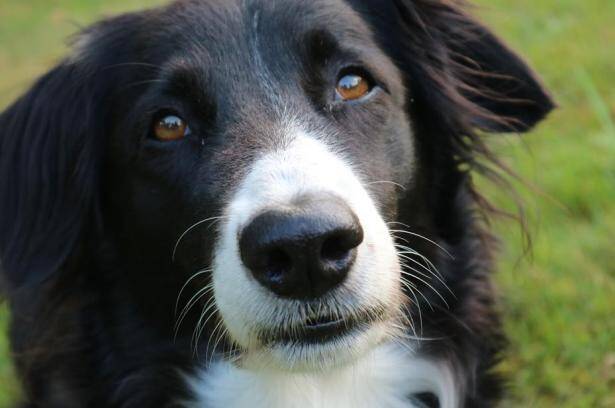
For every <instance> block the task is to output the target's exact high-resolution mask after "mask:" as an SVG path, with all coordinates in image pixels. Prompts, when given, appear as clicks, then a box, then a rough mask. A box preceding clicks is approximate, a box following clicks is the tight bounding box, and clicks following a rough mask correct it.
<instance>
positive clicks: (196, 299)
mask: <svg viewBox="0 0 615 408" xmlns="http://www.w3.org/2000/svg"><path fill="white" fill-rule="evenodd" d="M211 290H213V285H212V284H209V285H206V286H204V287H203V288H201V289H199V290H198V291H197V292H196V293H195V294H194V295H193V296H192V297H191V298H190V300H189V301H188V303H187V304H186V306H184V308H183V309H182V312H181V313H180V315H179V317H178V319H177V323H176V324H175V331H176V332H177V331H179V328H180V326H181V324H182V322H183V321H184V319H185V318H186V316H187V315H188V313H189V312H190V309H192V308H193V307H194V306H195V305H196V304H197V303H198V302H199V300H200V299H201V298H202V297H203V296H205V295H206V294H207V293H209V292H210V291H211ZM211 299H213V297H212V298H211ZM211 299H210V300H209V301H208V303H209V302H210V301H211Z"/></svg>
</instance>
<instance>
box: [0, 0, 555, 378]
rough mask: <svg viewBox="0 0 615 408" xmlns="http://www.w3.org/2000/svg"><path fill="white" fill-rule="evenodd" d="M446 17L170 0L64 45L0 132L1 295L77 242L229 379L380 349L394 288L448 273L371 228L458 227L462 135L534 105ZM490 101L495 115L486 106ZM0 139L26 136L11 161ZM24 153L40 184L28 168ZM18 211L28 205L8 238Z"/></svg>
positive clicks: (430, 10) (536, 91) (411, 302)
mask: <svg viewBox="0 0 615 408" xmlns="http://www.w3.org/2000/svg"><path fill="white" fill-rule="evenodd" d="M456 11H457V9H456V8H454V6H451V5H448V3H447V2H432V1H421V2H417V3H416V4H412V2H407V1H401V0H399V1H393V0H391V1H386V2H384V1H383V2H376V1H368V0H363V1H358V0H357V1H344V0H318V1H310V2H305V1H299V0H284V1H265V0H262V1H258V0H254V1H239V0H238V1H186V2H179V3H177V4H175V5H172V6H170V7H168V8H165V9H158V10H154V11H150V12H145V13H140V14H134V15H129V16H126V17H121V18H119V19H116V20H110V21H109V22H106V23H102V24H100V25H98V26H95V27H93V28H92V29H90V30H88V31H86V32H85V33H84V34H83V35H82V37H81V38H80V39H79V41H78V42H77V44H76V50H75V52H74V54H73V55H72V56H71V58H70V59H69V60H67V61H66V62H64V63H63V64H62V65H61V66H59V67H58V68H56V70H55V71H53V72H52V73H50V74H49V75H48V76H47V77H46V78H45V79H43V81H42V82H41V83H39V84H38V85H37V86H36V87H35V88H34V90H33V91H32V92H31V94H30V95H29V96H27V97H26V99H24V100H22V101H21V102H20V103H18V104H17V105H15V106H14V107H13V108H11V109H10V110H9V111H7V112H6V113H5V115H4V116H3V117H2V125H3V126H2V127H3V131H4V134H3V135H2V136H3V140H2V143H3V145H2V146H3V150H2V155H3V156H2V160H3V162H4V163H7V161H6V160H7V157H8V156H5V155H9V154H12V155H14V156H13V157H14V158H13V159H11V163H13V164H10V165H9V164H4V163H3V164H2V166H4V167H3V169H2V173H1V175H2V177H3V178H4V177H7V174H8V173H9V172H13V174H16V175H17V177H21V178H22V179H23V180H17V181H16V184H18V185H20V186H14V187H13V186H12V187H8V186H7V187H4V186H3V190H2V192H3V193H11V192H12V193H13V194H14V197H16V198H15V199H14V200H13V201H11V202H9V201H7V200H4V201H5V202H4V203H3V206H2V208H0V210H1V211H0V213H2V216H3V217H4V218H3V220H2V224H1V225H2V226H3V227H5V228H3V234H4V235H3V236H2V239H3V240H2V256H3V260H4V262H5V267H6V269H7V272H8V274H7V276H8V279H7V281H9V282H11V284H12V285H14V286H19V285H22V284H24V282H26V281H30V280H36V279H40V278H41V277H42V276H45V277H47V276H49V274H50V273H51V272H54V271H56V270H58V269H61V265H63V264H65V263H66V261H67V259H70V258H71V256H72V254H73V252H74V251H76V249H75V246H79V247H80V248H79V250H80V251H84V248H82V246H83V245H75V243H77V242H82V241H83V240H84V238H83V237H84V234H85V233H84V231H93V230H95V231H96V233H88V234H85V235H87V239H88V240H87V242H91V241H94V242H97V240H99V239H100V240H103V239H104V241H105V242H111V243H112V246H113V247H114V251H115V252H117V258H118V259H120V260H121V261H120V262H121V263H122V265H123V274H125V275H126V276H123V277H122V279H125V280H126V281H127V285H128V287H129V288H130V290H131V291H132V292H134V297H135V299H136V300H137V301H138V302H142V305H144V306H143V309H147V310H146V311H144V312H143V313H144V315H146V316H147V315H148V314H151V315H150V316H149V317H148V318H151V319H154V320H157V323H155V324H158V325H160V327H161V328H162V330H164V327H165V325H164V323H161V322H165V321H167V319H168V316H167V315H164V313H165V312H162V313H163V316H160V315H159V316H155V314H156V313H158V312H160V311H166V313H169V314H172V312H173V307H174V306H175V305H176V302H177V304H179V305H180V306H181V307H180V308H179V310H178V312H179V317H180V320H181V319H183V318H185V317H186V316H187V315H188V313H189V310H190V307H193V306H195V304H197V302H201V303H198V304H200V305H201V310H200V312H201V313H199V314H198V315H197V317H196V318H195V319H193V320H194V321H192V324H193V326H194V327H192V328H191V329H194V328H195V327H196V330H195V333H196V334H195V339H196V340H195V341H196V342H198V333H199V332H200V331H206V332H207V333H208V336H205V338H207V339H209V341H210V342H211V344H209V343H208V344H207V345H204V347H207V348H209V347H210V346H213V347H214V348H215V343H217V340H220V339H222V338H223V337H224V338H225V339H226V340H225V341H227V342H230V343H232V344H234V346H235V347H236V348H237V349H239V350H241V351H242V355H243V357H245V361H246V364H249V363H252V364H260V363H264V364H275V365H278V366H281V367H284V368H293V369H303V368H313V367H322V366H323V364H324V365H326V364H341V363H343V362H346V361H348V360H351V359H353V358H354V357H355V356H357V355H360V354H363V353H364V352H365V351H366V350H368V349H369V348H371V347H373V346H374V345H376V344H378V343H380V342H382V341H383V340H384V339H386V338H391V337H395V336H399V335H400V333H401V332H403V331H404V330H403V327H404V325H406V324H407V321H408V314H412V313H414V312H413V311H412V309H413V308H416V307H417V306H418V303H419V300H418V298H417V297H411V296H410V295H411V293H410V292H412V288H414V289H416V291H418V292H420V291H422V292H423V293H421V296H422V297H423V298H425V300H427V299H431V298H434V297H435V296H436V295H437V296H438V297H440V296H444V295H443V292H444V291H445V290H446V289H445V288H446V286H447V284H446V282H445V280H446V279H452V280H454V277H450V276H449V277H447V276H439V275H436V272H434V271H433V270H431V268H430V267H429V263H423V260H421V258H420V255H417V254H416V253H415V252H416V249H418V246H413V247H412V248H406V249H405V250H401V249H400V247H399V244H400V243H402V241H401V240H400V238H397V239H396V238H394V234H393V232H394V231H397V230H399V229H406V228H413V229H414V230H415V231H416V230H417V229H418V230H420V231H421V232H422V233H424V234H426V235H427V236H429V237H430V238H431V239H433V240H434V241H436V240H437V241H440V242H444V241H445V238H448V237H444V236H443V235H444V233H445V232H447V231H448V232H450V234H451V236H452V237H454V236H455V234H458V232H457V228H458V227H459V226H458V225H457V223H456V221H453V222H452V223H451V222H449V220H447V216H450V215H451V211H453V209H454V208H456V206H457V205H459V200H460V198H459V197H460V196H461V195H463V192H464V191H465V190H464V184H463V179H464V173H463V172H462V171H461V170H459V165H460V164H462V163H463V162H464V160H465V161H467V160H468V159H467V157H465V156H464V153H467V151H465V150H464V149H463V148H462V147H460V146H459V145H460V144H462V141H463V140H464V139H463V137H468V138H469V137H471V133H470V132H469V131H467V132H466V130H467V129H471V128H472V127H482V128H484V129H491V130H494V129H499V128H498V127H499V126H504V125H503V123H504V122H506V121H507V120H509V119H510V121H509V122H507V123H509V125H510V126H511V128H510V129H516V130H524V129H526V128H528V127H530V126H531V125H532V124H533V123H535V122H536V121H537V120H539V119H540V118H542V116H543V115H544V114H545V113H546V112H547V111H548V110H549V109H550V102H549V101H548V97H547V96H546V95H545V94H544V93H543V91H542V90H541V89H540V86H539V85H538V84H537V83H536V82H535V81H534V79H533V78H532V76H531V74H530V72H529V71H528V70H527V67H525V65H523V63H522V62H521V61H519V60H518V59H517V58H516V57H515V56H514V55H513V54H511V53H510V52H509V51H508V50H506V49H504V48H503V47H502V46H501V44H500V43H499V42H497V40H496V39H495V38H493V37H492V36H491V35H490V34H489V33H488V32H486V31H484V29H483V28H482V27H480V26H472V27H469V26H468V27H459V28H458V29H453V28H452V27H448V26H447V25H449V24H451V22H452V21H457V20H459V24H461V21H462V20H463V19H467V17H466V16H465V15H463V14H458V15H457V14H456V15H455V16H454V17H455V18H453V17H452V13H453V12H456ZM440 13H441V14H440ZM447 13H448V14H447ZM419 17H423V18H427V17H433V19H434V20H433V21H426V22H424V24H426V25H427V26H422V27H421V25H420V24H418V23H417V22H419V21H421V19H420V18H419ZM447 18H450V21H449V20H447ZM455 19H457V20H455ZM463 22H464V24H468V25H469V24H470V23H472V22H471V20H469V19H467V20H463ZM472 24H473V23H472ZM430 27H431V28H430ZM436 28H437V33H438V35H434V33H436ZM464 33H465V34H466V35H467V38H462V37H459V38H456V37H455V36H456V35H459V36H461V35H463V34H464ZM447 35H449V36H450V38H449V37H448V36H447ZM483 46H484V47H487V49H489V50H491V51H490V52H484V51H483V50H482V48H481V47H483ZM471 60H472V61H471ZM468 61H471V62H468ZM464 63H465V64H467V65H466V66H465V71H464V70H462V69H460V67H461V66H462V65H463V64H464ZM447 64H450V66H449V65H447ZM472 69H473V70H475V71H477V72H478V71H481V70H483V71H485V73H486V74H485V75H476V76H475V77H472V75H471V74H469V73H468V72H470V71H471V70H472ZM461 71H463V72H464V75H469V76H468V77H461V76H460V75H457V74H458V73H459V72H461ZM466 71H467V72H466ZM468 78H470V79H472V80H470V79H468ZM510 78H512V79H510ZM464 81H465V82H464ZM472 81H474V82H472ZM509 81H512V83H511V82H509ZM464 85H467V87H466V88H464ZM472 86H474V87H475V89H478V90H479V91H477V92H476V93H472V92H471V90H470V91H467V89H470V88H471V87H472ZM483 88H484V89H483ZM499 88H501V89H499ZM500 90H501V91H503V92H504V93H505V94H507V97H509V98H510V100H511V101H512V102H506V101H503V100H502V98H499V97H493V98H491V97H490V95H493V94H495V93H496V92H499V91H500ZM466 91H467V93H466ZM487 91H488V92H487ZM490 92H491V93H490ZM456 97H457V98H459V99H458V100H455V98H456ZM56 101H57V102H56ZM524 101H525V102H524ZM464 104H465V105H464ZM28 105H29V106H28ZM26 110H27V111H29V112H33V113H31V114H25V113H23V112H25V111H26ZM37 115H39V116H41V118H40V119H39V120H38V121H37V122H36V123H34V122H33V119H32V117H34V116H37ZM6 129H9V130H10V131H9V132H6ZM500 129H501V128H500ZM19 133H21V134H28V135H29V134H33V136H32V138H33V139H36V142H34V143H35V144H34V145H33V150H32V151H33V153H32V154H30V156H29V155H28V154H27V153H26V152H25V150H24V149H25V147H24V146H23V143H20V142H17V141H15V139H17V138H18V134H19ZM466 133H468V134H466ZM46 143H47V144H53V145H54V146H53V147H47V148H46V147H43V145H45V144H46ZM31 160H34V161H36V162H37V163H38V164H37V165H44V166H48V169H47V170H45V171H49V172H50V173H47V174H46V175H45V174H44V175H40V174H30V172H29V170H28V169H27V168H29V167H28V166H30V167H31V166H33V165H34V164H32V162H31ZM47 162H50V163H49V164H48V163H47ZM9 167H10V168H9ZM23 168H26V169H23ZM49 169H52V170H49ZM48 178H50V180H48V182H49V183H50V184H49V185H48V188H49V190H51V191H46V190H45V189H44V188H42V187H41V186H42V185H43V184H44V181H45V180H47V179H48ZM20 183H21V184H20ZM37 184H38V187H37ZM41 189H42V190H43V191H41ZM18 190H19V191H18ZM39 195H40V196H39ZM42 195H44V197H43V196H42ZM4 196H5V197H6V194H5V195H4ZM37 197H38V199H37ZM3 199H4V198H3ZM35 202H36V203H35ZM24 205H25V206H26V207H27V208H30V207H33V208H34V207H37V206H39V205H40V206H43V205H46V206H48V207H49V208H48V207H46V208H47V210H45V211H48V212H45V211H41V212H39V213H38V215H37V217H40V218H37V220H38V221H37V222H33V224H28V223H26V224H23V223H21V224H19V223H17V224H18V225H17V224H15V219H16V217H17V215H16V214H17V213H18V212H19V211H18V208H19V207H20V206H22V207H21V211H27V209H23V206H24ZM11 214H13V217H12V218H13V219H10V218H11ZM396 223H403V224H404V225H405V227H403V228H400V227H399V225H400V224H396ZM449 227H450V231H449V230H448V228H449ZM407 232H410V231H407ZM52 236H53V237H54V238H53V239H55V238H62V240H61V241H62V242H64V245H60V244H57V243H53V244H49V242H48V241H49V240H50V239H52V238H51V237H52ZM101 237H103V238H101ZM402 238H403V237H402ZM408 238H410V241H411V242H413V241H412V236H409V237H408ZM396 244H397V246H396ZM417 245H418V244H417ZM93 246H94V247H95V246H96V244H93ZM87 249H91V248H87ZM430 251H437V250H435V249H434V248H431V249H430ZM413 255H417V256H419V257H418V258H412V256H413ZM408 257H410V260H409V261H408V262H402V261H403V259H407V258H408ZM432 259H433V258H432ZM409 262H413V263H414V264H415V267H414V268H413V267H412V264H411V265H406V266H404V265H403V264H404V263H409ZM434 263H438V262H437V260H436V259H434ZM412 270H414V272H415V273H411V272H409V271H412ZM409 273H410V275H411V277H410V278H407V279H405V278H404V275H408V274H409ZM26 283H27V282H26ZM143 285H145V286H147V289H144V288H143ZM180 291H181V293H180V296H179V298H178V292H180ZM144 292H147V293H144ZM412 293H414V292H412ZM414 295H415V296H416V293H414ZM442 300H444V299H442ZM151 305H155V306H154V307H151V308H148V306H151ZM184 305H185V306H186V308H183V306H184ZM408 309H410V310H408ZM156 318H157V319H156Z"/></svg>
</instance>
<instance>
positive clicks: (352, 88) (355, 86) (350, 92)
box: [336, 74, 370, 101]
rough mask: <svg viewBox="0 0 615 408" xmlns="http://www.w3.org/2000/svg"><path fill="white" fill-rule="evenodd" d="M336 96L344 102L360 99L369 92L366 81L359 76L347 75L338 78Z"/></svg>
mask: <svg viewBox="0 0 615 408" xmlns="http://www.w3.org/2000/svg"><path fill="white" fill-rule="evenodd" d="M336 89H337V94H338V95H339V97H340V98H341V99H342V100H344V101H352V100H356V99H360V98H362V97H363V96H365V95H366V94H368V93H369V91H370V85H369V82H368V81H367V79H365V78H364V77H363V76H361V75H357V74H348V75H344V76H343V77H341V78H340V80H339V81H338V83H337V88H336Z"/></svg>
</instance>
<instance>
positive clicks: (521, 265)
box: [0, 0, 615, 407]
mask: <svg viewBox="0 0 615 408" xmlns="http://www.w3.org/2000/svg"><path fill="white" fill-rule="evenodd" d="M145 4H152V1H147V0H105V1H101V0H97V1H93V0H89V1H83V0H55V1H49V0H28V1H26V0H0V74H1V75H0V106H5V105H6V104H7V103H9V102H10V101H11V100H12V99H13V98H14V97H16V96H17V95H18V94H19V93H20V92H21V91H23V90H24V89H25V88H26V87H27V86H28V84H29V83H31V81H32V80H33V78H34V77H35V76H36V75H38V74H40V73H42V72H44V71H45V69H47V68H48V67H50V66H51V65H52V64H53V63H54V62H55V61H57V60H58V58H59V57H60V56H61V55H62V54H63V53H64V52H65V51H66V49H65V47H64V46H63V39H64V38H65V37H66V36H67V35H68V34H70V33H72V32H74V31H75V29H76V27H78V26H83V25H86V24H88V23H90V22H92V21H93V20H95V19H96V18H98V17H100V16H103V15H107V14H109V13H113V12H117V11H122V10H127V9H132V8H137V7H140V6H143V5H145ZM479 5H480V6H481V8H480V9H478V10H477V12H478V13H479V14H480V15H481V17H482V18H483V20H484V21H486V22H487V23H488V24H490V25H491V26H492V27H494V28H495V30H496V31H497V32H498V33H499V34H500V35H501V36H502V37H503V38H505V39H506V40H507V41H508V42H509V43H511V44H512V45H513V46H514V48H515V49H518V50H523V54H524V55H525V56H526V57H527V58H528V60H529V61H531V63H532V65H533V66H534V67H535V68H536V69H537V70H538V71H539V72H540V73H541V74H542V76H543V78H544V80H545V83H546V85H547V86H548V87H549V88H550V89H551V90H552V92H553V94H554V96H555V98H556V100H557V102H558V103H559V105H560V108H559V109H558V111H557V112H555V113H554V114H553V115H552V116H551V117H550V118H549V120H548V121H547V122H545V123H544V124H543V125H541V126H540V127H539V128H538V129H537V130H536V131H535V132H534V133H533V134H530V135H526V136H523V137H522V138H519V137H517V136H506V137H504V136H487V137H489V138H490V139H491V140H492V142H491V143H492V145H493V148H494V149H495V150H496V151H497V152H498V154H499V155H500V156H501V157H503V158H504V159H505V161H506V163H508V164H509V166H510V167H512V168H514V169H515V170H516V171H517V172H518V173H519V174H520V175H521V176H522V177H523V178H524V179H525V180H527V181H528V182H530V183H532V184H534V185H535V186H536V187H537V188H536V189H531V188H527V187H524V186H519V189H520V192H521V195H522V197H523V199H524V201H525V204H526V207H527V212H528V217H529V220H530V224H531V230H532V233H533V244H534V249H533V255H532V256H531V257H530V258H525V259H522V260H520V254H521V253H522V251H523V247H522V240H521V238H520V236H519V233H518V228H517V226H516V224H515V223H513V222H508V221H502V222H496V225H495V228H496V230H497V231H498V233H499V234H500V235H501V236H502V237H503V242H502V254H501V258H500V259H501V262H500V272H499V274H498V283H499V287H500V291H501V293H502V299H503V300H502V308H503V310H504V313H505V318H506V330H507V332H508V335H509V337H510V339H511V342H512V345H511V349H510V355H509V357H508V358H507V359H506V361H505V362H504V363H503V364H502V367H501V369H502V370H503V371H506V372H509V373H510V374H511V375H512V384H511V387H512V388H511V397H510V399H509V401H508V402H507V404H506V405H507V406H514V407H520V406H522V407H530V406H533V407H613V406H615V392H614V391H613V390H615V249H614V247H613V245H614V244H615V119H614V116H615V52H614V51H613V44H615V24H614V22H615V2H614V1H607V0H584V1H579V0H480V1H479ZM481 184H482V185H484V187H485V188H486V189H487V190H488V193H489V196H490V197H492V198H493V200H494V201H495V202H497V203H498V204H499V205H501V206H503V207H509V208H510V207H511V200H510V197H509V196H508V195H507V194H505V193H503V192H501V191H498V190H496V189H493V188H492V187H491V186H490V185H489V184H488V183H484V182H483V183H481ZM6 321H7V315H6V312H0V326H5V325H6ZM1 330H2V329H1V328H0V331H1ZM10 367H11V366H10V362H9V359H8V351H7V344H6V340H5V339H4V338H3V337H2V336H0V407H2V406H7V405H8V404H9V401H11V400H12V399H13V398H15V396H16V395H17V391H16V390H17V387H16V385H15V382H14V379H13V374H12V371H11V368H10Z"/></svg>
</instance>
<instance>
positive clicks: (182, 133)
mask: <svg viewBox="0 0 615 408" xmlns="http://www.w3.org/2000/svg"><path fill="white" fill-rule="evenodd" d="M153 132H154V136H156V139H158V140H162V141H164V142H166V141H173V140H180V139H183V138H184V137H186V136H188V135H189V134H190V128H189V127H188V124H187V123H186V121H185V120H184V119H182V118H180V117H179V116H177V115H166V116H162V117H160V118H158V119H156V120H154V124H153Z"/></svg>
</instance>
